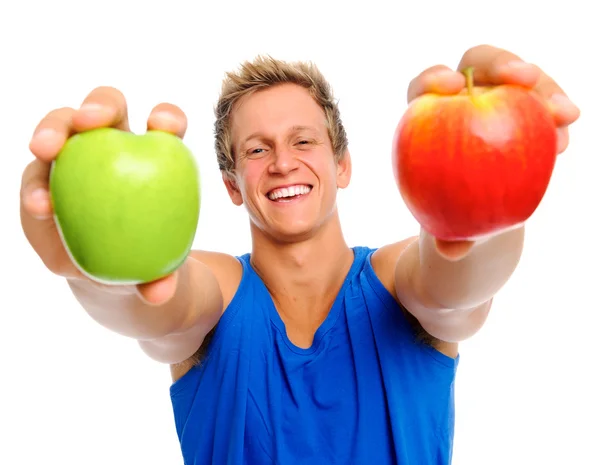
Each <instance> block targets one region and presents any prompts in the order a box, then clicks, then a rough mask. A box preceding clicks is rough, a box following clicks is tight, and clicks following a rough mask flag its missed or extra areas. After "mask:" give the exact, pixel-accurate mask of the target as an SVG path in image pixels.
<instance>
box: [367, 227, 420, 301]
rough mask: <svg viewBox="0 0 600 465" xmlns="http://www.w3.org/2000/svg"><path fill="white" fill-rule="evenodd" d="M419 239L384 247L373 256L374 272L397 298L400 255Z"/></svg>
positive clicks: (410, 238)
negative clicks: (397, 273) (397, 270)
mask: <svg viewBox="0 0 600 465" xmlns="http://www.w3.org/2000/svg"><path fill="white" fill-rule="evenodd" d="M416 239H418V237H416V236H415V237H409V238H406V239H404V240H402V241H399V242H394V243H393V244H388V245H384V246H382V247H380V248H378V249H377V250H375V252H374V253H373V255H372V256H371V266H372V267H373V271H374V272H375V274H376V275H377V277H378V278H379V280H380V281H381V283H382V284H383V285H384V286H385V288H386V289H387V290H388V291H389V292H390V293H391V294H392V295H393V296H396V277H395V275H396V264H397V263H398V259H399V258H400V255H401V254H402V252H404V250H406V248H407V247H408V246H409V245H410V244H412V243H413V242H414V241H415V240H416Z"/></svg>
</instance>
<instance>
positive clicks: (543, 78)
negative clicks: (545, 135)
mask: <svg viewBox="0 0 600 465" xmlns="http://www.w3.org/2000/svg"><path fill="white" fill-rule="evenodd" d="M470 66H472V67H473V68H474V81H475V83H476V84H477V85H500V84H517V85H522V86H525V87H530V88H532V89H533V90H534V91H535V92H536V93H537V94H538V95H539V96H540V97H541V98H542V99H543V100H544V101H546V102H547V104H548V107H549V109H550V111H551V112H552V114H553V116H554V120H555V122H556V125H557V126H559V127H561V126H567V125H569V124H572V123H573V122H575V121H576V120H577V119H578V118H579V115H580V110H579V108H578V107H577V106H576V105H575V104H574V103H573V102H572V101H571V100H570V99H569V98H568V97H567V95H566V93H565V91H564V90H563V89H562V88H561V87H560V86H559V85H558V84H557V83H556V81H554V80H553V79H552V78H551V77H550V76H548V75H547V74H546V73H544V72H543V71H542V70H541V69H539V68H538V67H537V66H535V65H533V64H531V63H526V62H524V61H523V60H522V59H521V58H520V57H518V56H517V55H515V54H514V53H511V52H508V51H506V50H503V49H500V48H496V47H493V46H491V45H480V46H478V47H473V48H472V49H470V50H468V51H467V52H466V53H465V54H464V55H463V57H462V59H461V61H460V63H459V65H458V67H459V69H464V68H467V67H470Z"/></svg>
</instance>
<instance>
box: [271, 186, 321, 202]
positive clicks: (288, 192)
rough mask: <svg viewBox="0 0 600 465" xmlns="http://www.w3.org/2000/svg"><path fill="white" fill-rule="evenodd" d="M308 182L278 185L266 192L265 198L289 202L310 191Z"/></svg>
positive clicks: (310, 187)
mask: <svg viewBox="0 0 600 465" xmlns="http://www.w3.org/2000/svg"><path fill="white" fill-rule="evenodd" d="M311 190H312V186H311V185H310V184H295V185H293V186H287V187H278V188H277V189H273V190H272V191H269V192H268V193H267V198H268V199H269V200H272V201H273V202H289V201H291V200H295V199H298V198H300V197H303V196H305V195H307V194H308V193H310V191H311Z"/></svg>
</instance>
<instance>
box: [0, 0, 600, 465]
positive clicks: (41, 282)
mask: <svg viewBox="0 0 600 465" xmlns="http://www.w3.org/2000/svg"><path fill="white" fill-rule="evenodd" d="M357 5H360V6H351V5H350V3H348V2H342V1H336V2H326V1H323V0H321V1H317V2H313V1H302V2H279V3H278V2H266V1H258V0H257V1H251V2H241V1H240V2H233V1H226V2H214V3H205V2H200V1H182V0H178V1H171V2H167V1H160V2H158V1H148V0H147V1H144V2H134V1H130V0H121V1H114V0H104V1H102V2H85V1H68V0H53V1H42V0H40V1H39V2H35V1H32V0H21V1H17V2H3V4H2V6H1V7H0V52H1V54H2V61H1V62H0V83H1V85H0V93H1V96H2V98H1V99H0V124H1V125H0V134H1V135H2V144H1V146H0V147H1V153H0V159H1V162H2V164H1V166H0V190H1V194H2V195H1V196H0V211H1V216H0V222H1V225H2V228H0V234H1V239H2V240H1V242H0V247H1V248H2V249H1V255H0V260H1V264H2V266H1V268H0V273H1V275H0V288H1V294H0V377H1V381H0V463H2V464H7V465H9V464H10V465H21V464H34V463H47V462H52V463H61V464H82V463H85V464H86V465H93V464H106V463H111V464H114V465H120V464H178V463H182V461H181V458H180V451H179V445H178V442H177V437H176V433H175V427H174V423H173V417H172V412H171V404H170V399H169V392H168V388H169V384H170V377H169V371H168V368H167V367H166V366H163V365H160V364H157V363H155V362H153V361H151V360H150V359H147V358H146V357H145V356H144V355H143V354H142V352H141V351H140V350H139V349H138V347H137V345H136V344H135V342H133V341H131V340H127V339H124V338H122V337H120V336H117V335H114V334H112V333H110V332H108V331H107V330H105V329H103V328H101V327H100V326H98V325H96V324H95V323H94V322H92V320H91V319H90V318H88V317H87V316H86V314H85V313H84V312H83V311H82V310H81V309H80V308H79V306H78V304H77V303H76V302H75V300H74V298H73V297H72V296H71V295H70V293H69V291H68V289H67V286H66V285H65V283H64V282H63V281H62V280H61V279H60V278H57V277H55V276H53V275H51V274H50V273H48V272H47V271H46V270H45V269H44V267H43V265H42V264H41V262H40V261H39V260H38V258H37V256H36V255H35V253H34V252H33V251H32V250H31V249H30V248H29V247H28V244H27V242H26V240H25V238H24V236H23V234H22V231H21V229H20V223H19V218H18V203H19V202H18V201H19V184H20V175H21V171H22V169H23V168H24V166H25V165H26V164H27V163H28V162H29V161H30V159H31V154H30V153H29V152H28V149H27V146H28V143H29V138H30V136H31V133H32V131H33V129H34V126H35V124H36V123H37V122H38V120H39V119H40V118H41V117H42V116H43V115H44V114H45V113H46V112H47V111H48V110H51V109H52V108H55V107H58V106H64V105H74V106H77V105H78V104H79V103H80V102H81V100H82V99H83V98H84V97H85V95H86V94H87V93H88V92H89V91H90V90H92V89H93V88H94V87H95V86H98V85H112V86H116V87H118V88H120V89H121V90H122V91H123V92H124V93H125V95H126V97H127V98H128V100H129V103H130V115H131V119H132V127H133V129H134V130H135V131H137V132H139V131H143V130H144V129H145V118H146V116H147V114H148V112H149V110H150V109H151V107H152V106H154V105H155V104H156V103H159V102H161V101H170V102H173V103H176V104H178V105H180V106H181V107H182V108H183V109H184V110H185V111H186V113H187V115H188V117H189V122H190V124H189V131H188V135H187V136H186V138H185V140H186V142H187V143H188V144H189V146H190V147H191V148H192V150H193V151H194V153H195V154H196V156H197V158H198V161H199V163H200V168H201V172H202V180H203V207H202V211H201V220H200V225H199V230H198V235H197V238H196V244H195V246H196V247H197V248H203V249H210V250H219V251H225V252H230V253H232V254H240V253H244V252H246V251H248V250H249V247H250V242H249V234H248V223H247V217H246V214H245V212H244V210H243V208H236V207H234V206H233V205H232V204H231V203H230V201H229V198H228V197H227V194H226V191H225V188H224V186H223V185H222V183H221V179H220V175H219V172H218V169H217V164H216V159H215V155H214V150H213V139H212V129H213V126H212V124H213V113H212V111H213V105H214V103H215V102H216V98H217V95H218V91H219V88H220V83H221V78H222V77H223V74H224V72H225V71H226V70H230V69H233V68H236V67H237V65H238V63H239V62H241V61H242V60H246V59H252V58H254V56H255V55H256V54H258V53H269V54H271V55H273V56H275V57H278V58H283V59H310V60H313V61H314V62H315V63H317V65H318V66H319V67H320V68H321V69H322V71H323V72H324V73H325V75H326V76H327V77H328V79H329V80H330V81H331V83H332V85H333V88H334V91H335V93H336V95H337V97H338V98H339V99H340V106H341V110H342V116H343V120H344V122H345V124H346V127H347V131H348V134H349V139H350V149H351V152H352V156H353V163H354V175H353V180H352V183H351V185H350V187H349V188H348V189H347V190H345V191H343V192H341V193H340V199H339V205H340V211H341V216H342V221H343V224H344V227H345V231H346V235H347V239H348V241H349V243H350V244H351V245H370V246H379V245H382V244H384V243H387V242H391V241H397V240H399V239H402V238H404V237H407V236H409V235H413V234H415V233H416V232H417V231H418V228H417V224H416V223H415V222H414V220H413V219H412V217H410V215H409V214H408V212H407V210H406V208H405V207H404V205H403V204H402V201H401V199H400V197H399V195H398V192H397V190H396V188H395V185H394V182H393V177H392V174H391V171H390V146H391V137H392V133H393V130H394V128H395V125H396V123H397V122H398V120H399V118H400V116H401V114H402V112H403V111H404V110H405V108H406V101H405V95H406V87H407V85H408V83H409V81H410V79H411V78H412V77H413V76H414V75H416V74H417V73H419V72H420V71H422V70H423V69H425V68H426V67H429V66H431V65H434V64H437V63H443V64H447V65H449V66H452V67H455V66H456V65H457V63H458V61H459V59H460V57H461V55H462V53H463V52H464V51H465V50H466V49H467V48H469V47H471V46H473V45H477V44H479V43H491V44H494V45H497V46H501V47H504V48H507V49H509V50H511V51H514V52H516V53H517V54H520V55H521V56H522V57H523V58H524V59H526V60H529V61H532V62H535V63H536V64H538V65H540V66H541V67H542V68H543V69H544V70H545V71H547V72H548V73H549V74H550V75H551V76H553V77H554V78H555V79H556V80H557V81H558V83H559V84H560V85H561V86H563V88H564V89H565V90H566V92H567V93H568V94H569V95H570V96H571V98H572V99H573V100H574V101H575V103H576V104H578V105H579V106H580V108H581V110H582V116H581V119H580V120H579V121H578V122H577V123H576V124H575V125H574V126H573V128H572V131H571V137H572V138H571V145H570V147H569V149H568V151H567V152H566V153H565V154H563V155H562V156H561V157H560V160H559V162H558V165H557V167H556V171H555V175H554V177H553V180H552V183H551V186H550V189H549V191H548V193H547V195H546V197H545V199H544V201H543V203H542V205H541V206H540V208H539V210H538V211H537V212H536V214H535V215H534V217H532V219H531V221H530V222H529V224H528V234H527V244H526V250H525V253H524V256H523V259H522V262H521V264H520V267H519V268H518V270H517V272H516V273H515V274H514V276H513V278H512V280H511V281H510V283H509V284H508V285H507V286H506V287H505V288H504V289H503V290H502V291H501V293H500V294H499V295H498V296H497V299H496V302H495V305H494V309H493V312H492V314H491V316H490V318H489V321H488V322H487V324H486V326H485V327H484V328H483V329H482V330H481V332H480V333H478V334H477V335H476V336H475V337H473V338H472V339H471V340H469V341H467V342H465V343H464V344H463V345H462V348H461V363H460V367H459V372H458V378H457V398H456V407H457V417H456V441H455V460H454V464H458V465H496V464H502V465H504V464H509V463H510V464H575V463H582V464H584V463H585V464H590V463H600V458H599V456H600V450H599V448H598V441H599V437H600V426H599V425H600V423H599V422H598V418H599V415H600V407H599V401H598V393H599V392H600V384H599V381H598V371H599V368H598V367H599V366H600V364H599V363H598V356H597V348H598V342H597V335H598V329H599V328H600V319H599V318H598V313H599V312H600V300H599V299H598V286H599V279H598V278H599V277H600V271H599V268H598V263H599V259H600V256H599V255H600V254H599V249H600V245H599V244H598V239H597V238H598V236H599V228H598V217H599V209H598V199H600V188H599V185H598V184H599V183H598V171H599V170H600V162H599V161H598V156H599V150H598V131H599V126H600V124H599V123H600V118H599V117H598V104H599V103H600V102H599V99H598V93H597V92H598V90H597V89H598V83H597V77H598V69H597V66H598V65H597V56H598V55H597V47H598V44H600V37H599V34H598V33H597V32H593V28H594V27H596V21H594V17H597V16H595V15H594V13H592V11H591V10H590V8H592V7H591V5H592V3H588V5H590V6H588V7H586V6H584V5H585V2H583V1H581V0H572V1H569V2H560V3H559V2H556V3H555V4H552V3H551V2H541V1H540V2H536V1H523V0H521V1H516V2H515V1H512V0H511V1H504V2H495V3H488V2H477V1H463V2H460V1H451V2H448V1H437V2H436V1H414V2H400V1H393V2H390V3H389V4H386V3H385V2H383V1H376V0H369V1H367V2H361V3H360V4H357ZM594 44H595V45H594ZM220 216H222V217H224V218H226V219H225V220H219V219H218V218H219V217H220ZM594 241H595V242H594Z"/></svg>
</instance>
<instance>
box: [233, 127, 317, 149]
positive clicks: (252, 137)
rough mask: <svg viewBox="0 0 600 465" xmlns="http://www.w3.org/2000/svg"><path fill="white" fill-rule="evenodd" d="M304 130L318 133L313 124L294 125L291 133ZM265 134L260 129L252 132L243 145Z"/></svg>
mask: <svg viewBox="0 0 600 465" xmlns="http://www.w3.org/2000/svg"><path fill="white" fill-rule="evenodd" d="M302 131H310V132H314V133H318V130H317V128H315V127H313V126H299V125H296V126H292V127H291V128H290V132H291V133H297V132H302ZM262 137H263V135H262V133H261V132H260V131H257V132H254V133H252V134H250V135H249V136H248V137H246V138H245V139H244V140H243V141H242V142H241V145H243V144H245V143H246V142H248V141H249V140H252V139H260V138H262Z"/></svg>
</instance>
